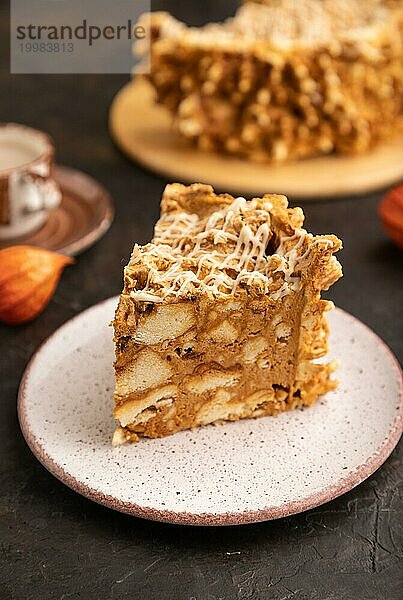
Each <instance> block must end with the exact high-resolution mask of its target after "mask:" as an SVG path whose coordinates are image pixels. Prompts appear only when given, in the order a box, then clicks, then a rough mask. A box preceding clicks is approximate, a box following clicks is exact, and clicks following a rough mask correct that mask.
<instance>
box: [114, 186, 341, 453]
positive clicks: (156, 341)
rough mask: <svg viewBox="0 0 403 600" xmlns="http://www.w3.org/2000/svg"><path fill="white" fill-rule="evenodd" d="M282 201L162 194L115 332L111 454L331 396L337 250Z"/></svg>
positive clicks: (136, 256) (190, 190)
mask: <svg viewBox="0 0 403 600" xmlns="http://www.w3.org/2000/svg"><path fill="white" fill-rule="evenodd" d="M303 220H304V216H303V212H302V210H301V209H300V208H288V202H287V199H286V198H285V197H284V196H280V195H266V196H264V197H263V198H254V199H253V200H251V201H247V200H245V199H244V198H233V197H232V196H230V195H229V194H222V195H216V194H215V193H214V190H213V188H212V187H211V186H208V185H202V184H193V185H190V186H183V185H180V184H172V185H168V186H167V188H166V190H165V192H164V194H163V198H162V202H161V217H160V219H159V221H158V222H157V224H156V227H155V232H154V238H153V240H152V242H151V243H149V244H147V245H145V246H138V245H136V246H135V247H134V250H133V253H132V256H131V259H130V262H129V264H128V266H127V267H126V268H125V274H124V289H123V292H122V294H121V296H120V301H119V306H118V308H117V311H116V315H115V320H114V330H115V343H116V362H115V370H116V389H115V410H114V414H115V417H116V419H117V421H118V428H117V430H116V432H115V435H114V444H119V443H123V442H125V441H136V440H138V438H139V437H142V436H145V437H162V436H166V435H170V434H172V433H175V432H177V431H179V430H182V429H188V428H193V427H197V426H201V425H207V424H209V423H216V422H220V421H234V420H237V419H242V418H247V417H260V416H264V415H275V414H277V413H279V412H282V411H285V410H290V409H293V408H296V407H301V406H308V405H310V404H312V403H313V402H315V400H316V399H317V398H318V396H320V395H321V394H324V393H325V392H327V391H328V390H331V389H333V388H334V387H335V385H336V383H335V382H334V381H333V380H332V379H331V372H332V370H333V369H334V365H333V364H325V363H319V362H317V361H316V359H318V358H320V357H322V356H323V355H324V354H325V353H326V351H327V335H328V329H327V323H326V319H325V312H326V311H327V310H328V309H329V308H330V307H331V303H330V302H328V301H326V300H323V299H321V291H322V290H326V289H328V288H329V286H330V285H332V284H333V283H334V282H335V281H336V280H337V279H339V277H340V276H341V267H340V264H339V263H338V261H337V260H336V258H335V257H334V256H333V254H334V253H335V252H336V251H337V250H339V249H340V247H341V242H340V240H339V239H338V238H337V237H335V236H333V235H324V236H313V235H312V234H310V233H307V232H306V231H305V229H303V227H302V226H303Z"/></svg>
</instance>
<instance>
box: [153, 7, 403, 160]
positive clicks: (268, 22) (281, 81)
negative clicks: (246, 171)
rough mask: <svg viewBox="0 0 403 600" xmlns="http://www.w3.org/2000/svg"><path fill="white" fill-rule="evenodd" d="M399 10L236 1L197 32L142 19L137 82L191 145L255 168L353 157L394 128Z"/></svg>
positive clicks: (402, 93)
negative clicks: (142, 72)
mask: <svg viewBox="0 0 403 600" xmlns="http://www.w3.org/2000/svg"><path fill="white" fill-rule="evenodd" d="M402 15H403V11H402V3H401V2H393V1H390V2H384V1H381V0H365V1H364V0H337V2H335V1H334V0H264V1H263V2H262V3H259V4H258V3H255V2H247V3H246V4H243V5H242V6H241V7H240V9H239V10H238V12H237V14H236V15H235V17H234V18H231V19H228V20H227V21H226V22H225V23H217V24H209V25H206V26H204V27H202V28H190V27H187V26H186V25H185V24H184V23H181V22H179V21H177V20H176V19H175V18H174V17H172V16H171V15H169V14H168V13H163V12H157V13H152V14H151V42H152V44H151V72H150V75H149V76H148V78H149V80H150V82H151V83H152V85H153V86H154V88H155V90H156V99H157V102H159V103H161V104H163V105H165V106H166V107H167V108H168V109H169V110H170V111H171V112H172V115H173V124H174V127H175V129H176V130H177V131H178V132H179V133H180V134H181V135H182V136H184V137H185V138H186V139H188V140H190V141H191V142H192V143H194V144H195V145H197V146H198V147H199V148H201V149H203V150H211V151H217V152H224V153H229V154H234V155H238V156H241V157H246V158H249V159H251V160H256V161H262V162H265V161H283V160H288V159H298V158H303V157H307V156H314V155H320V154H327V153H331V152H337V153H341V154H350V153H360V152H365V151H366V150H368V149H369V148H371V147H372V146H374V145H376V144H377V143H378V142H380V141H382V140H388V139H390V137H392V136H394V135H396V134H397V133H398V132H402V130H403V115H402V97H403V38H402V32H403V16H402Z"/></svg>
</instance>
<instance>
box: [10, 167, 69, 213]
mask: <svg viewBox="0 0 403 600" xmlns="http://www.w3.org/2000/svg"><path fill="white" fill-rule="evenodd" d="M19 183H20V185H19V187H20V192H21V194H22V195H23V197H24V212H26V213H35V212H38V211H41V210H50V209H52V208H55V207H56V206H58V205H59V204H60V201H61V198H62V194H61V191H60V188H59V186H58V184H57V183H56V181H54V180H53V179H50V178H49V177H44V176H42V175H39V174H38V173H24V174H23V175H22V176H21V179H20V182H19Z"/></svg>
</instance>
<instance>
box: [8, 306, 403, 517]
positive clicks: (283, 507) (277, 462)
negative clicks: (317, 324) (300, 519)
mask: <svg viewBox="0 0 403 600" xmlns="http://www.w3.org/2000/svg"><path fill="white" fill-rule="evenodd" d="M116 302H117V299H116V298H111V299H110V300H106V301H105V302H102V303H101V304H98V305H96V306H94V307H92V308H90V309H89V310H87V311H85V312H83V313H82V314H80V315H79V316H77V317H75V318H74V319H72V320H71V321H69V322H68V323H66V324H65V325H64V326H63V327H61V328H60V329H59V330H58V331H56V333H55V334H54V335H52V336H51V337H50V338H49V339H48V340H47V341H46V342H45V343H44V344H43V345H42V346H41V348H40V349H39V350H38V352H37V353H36V355H35V356H34V358H33V359H32V361H31V363H30V365H29V366H28V368H27V370H26V373H25V375H24V378H23V381H22V383H21V387H20V393H19V399H18V410H19V418H20V423H21V427H22V431H23V433H24V436H25V438H26V440H27V442H28V444H29V446H30V447H31V449H32V451H33V452H34V454H35V455H36V456H37V458H38V459H39V460H40V461H41V463H42V464H43V465H44V466H45V467H46V468H47V469H48V470H49V471H50V472H51V473H53V474H54V475H55V476H56V477H58V478H59V479H60V480H61V481H63V482H64V483H66V484H67V485H68V486H70V487H71V488H73V489H74V490H76V491H77V492H79V493H80V494H83V495H84V496H87V497H88V498H91V499H92V500H95V501H96V502H100V503H101V504H104V505H106V506H109V507H111V508H114V509H116V510H120V511H122V512H126V513H130V514H133V515H137V516H140V517H146V518H149V519H155V520H160V521H167V522H171V523H187V524H194V525H220V524H237V523H250V522H254V521H263V520H266V519H275V518H278V517H283V516H286V515H290V514H293V513H297V512H301V511H303V510H307V509H309V508H313V507H314V506H318V505H319V504H322V503H324V502H327V501H329V500H332V499H333V498H335V497H336V496H339V495H340V494H342V493H344V492H347V491H348V490H350V489H351V488H353V487H354V486H356V485H357V484H359V483H360V482H361V481H363V480H364V479H365V478H367V477H368V476H369V475H371V474H372V473H373V472H374V471H375V470H376V469H377V468H378V467H379V466H380V465H381V464H382V463H383V462H384V461H385V460H386V458H387V457H388V456H389V454H390V453H391V451H392V450H393V448H394V447H395V445H396V444H397V442H398V440H399V438H400V435H401V431H402V413H403V407H402V382H401V372H400V368H399V366H398V364H397V362H396V360H395V358H394V357H393V355H392V354H391V352H390V351H389V349H388V348H387V347H386V346H385V344H384V343H383V342H382V341H381V340H380V339H379V338H378V337H377V336H376V335H375V334H374V333H373V332H372V331H371V330H369V329H368V328H367V327H366V326H365V325H363V324H362V323H361V322H360V321H358V320H357V319H355V318H354V317H352V316H351V315H349V314H347V313H345V312H343V311H341V310H339V309H336V310H335V311H334V312H333V313H331V314H330V315H329V319H330V325H331V331H332V334H331V355H332V356H337V357H339V358H340V359H341V368H340V370H339V374H338V377H339V379H340V387H339V388H338V390H337V391H336V392H333V393H330V394H328V395H327V396H326V398H323V399H322V400H321V401H319V402H317V404H316V405H315V406H313V407H311V408H309V409H306V410H304V411H300V410H298V411H294V412H290V413H286V414H282V415H280V416H278V417H266V418H263V419H257V420H245V421H240V422H237V423H229V424H226V425H222V426H218V427H214V426H208V427H205V428H202V429H197V430H195V431H187V432H182V433H179V434H176V435H174V436H171V437H168V438H165V439H162V440H142V441H140V442H139V443H137V444H132V445H125V446H120V447H117V448H112V446H111V436H112V432H113V429H114V420H113V418H112V417H111V410H112V392H113V383H114V382H113V369H112V361H113V345H112V330H111V328H110V327H108V326H107V324H108V323H109V322H110V321H111V319H112V318H113V312H114V309H115V306H116Z"/></svg>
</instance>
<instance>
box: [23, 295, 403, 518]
mask: <svg viewBox="0 0 403 600" xmlns="http://www.w3.org/2000/svg"><path fill="white" fill-rule="evenodd" d="M112 300H116V302H117V300H118V296H115V297H111V298H107V299H105V300H103V301H101V302H98V303H97V304H94V305H92V306H90V307H88V308H87V309H85V310H84V311H82V312H80V313H78V314H77V315H75V316H74V317H72V318H71V319H68V320H67V321H66V322H65V323H63V324H62V325H61V326H60V327H58V328H57V329H56V330H55V331H54V332H53V333H52V334H51V335H50V336H49V337H48V338H46V339H45V340H44V341H43V342H42V343H41V344H40V346H39V347H38V348H37V350H36V351H35V352H34V354H33V355H32V357H31V359H30V360H29V362H28V364H27V366H26V369H25V371H24V374H23V376H22V379H21V383H20V386H19V390H18V398H17V412H18V419H19V422H20V427H21V431H22V433H23V436H24V438H25V441H26V442H27V444H28V446H29V448H30V449H31V451H32V453H33V454H34V456H35V457H36V458H37V459H38V460H39V462H40V463H41V464H42V466H44V467H45V469H47V470H48V471H49V472H50V473H51V474H52V475H53V476H54V477H56V478H57V479H58V480H59V481H61V482H62V483H64V484H65V485H67V486H68V487H69V488H70V489H72V490H73V491H75V492H77V493H79V494H80V495H82V496H84V497H85V498H87V499H89V500H92V501H94V502H96V503H98V504H101V505H103V506H105V507H107V508H111V509H113V510H116V511H118V512H122V513H126V514H129V515H132V516H136V517H141V518H145V519H148V520H151V521H159V522H165V523H171V524H177V525H200V526H203V525H241V524H250V523H257V522H262V521H269V520H274V519H279V518H283V517H287V516H291V515H294V514H297V513H301V512H305V511H307V510H310V509H312V508H315V507H317V506H320V505H322V504H325V503H327V502H330V501H331V500H334V499H335V498H337V497H338V496H341V495H342V494H345V493H347V492H349V491H350V490H352V489H353V488H355V487H356V486H357V485H359V484H360V483H362V482H363V481H364V480H365V479H367V478H368V477H370V476H371V475H372V474H373V473H375V471H376V470H377V469H379V467H380V466H381V465H382V464H383V463H384V462H385V461H386V459H387V458H388V457H389V456H390V454H391V453H392V451H393V450H394V448H395V447H396V445H397V444H398V442H399V440H400V437H401V434H402V424H403V376H402V371H401V368H400V364H399V362H398V360H397V358H396V357H395V355H394V354H393V352H392V351H391V349H390V348H389V347H388V346H387V344H386V343H385V342H384V341H383V340H382V339H381V338H380V337H379V336H378V335H377V334H376V333H375V332H374V331H373V330H372V329H371V328H370V327H368V325H366V324H365V323H363V322H362V321H360V320H359V319H357V318H356V317H354V316H353V315H351V314H350V313H348V312H347V311H345V310H343V309H341V308H338V307H337V308H336V309H335V310H336V311H339V312H341V313H343V314H344V315H345V316H346V317H348V318H349V319H351V320H353V321H358V323H359V324H360V325H361V326H362V327H363V328H364V329H365V330H366V332H367V333H369V334H370V335H372V336H373V337H374V338H375V340H376V341H377V343H378V345H379V346H380V347H381V349H382V350H383V352H385V353H386V354H387V356H388V358H389V360H390V361H391V365H392V366H393V369H394V370H395V372H396V378H397V380H398V381H399V391H398V393H399V398H398V401H399V405H398V409H397V410H396V414H395V419H394V422H393V425H392V427H391V430H390V433H389V436H388V438H387V439H384V440H383V441H382V443H381V444H380V446H379V447H378V448H377V449H376V450H375V451H374V452H373V453H372V455H371V456H369V457H368V458H367V460H366V461H365V462H363V463H362V464H361V465H359V466H358V467H357V468H355V469H354V471H352V472H350V473H348V474H347V475H345V476H343V477H341V478H340V479H339V480H338V481H337V482H336V483H334V484H333V485H328V486H326V487H324V488H322V489H321V490H319V491H318V492H314V493H312V494H309V495H307V496H306V497H304V498H302V499H301V500H292V501H289V502H287V504H285V505H284V506H274V507H270V506H268V507H266V508H263V509H259V510H246V511H243V512H239V513H233V512H225V513H216V514H215V513H190V512H182V511H181V512H176V511H170V510H159V509H155V508H152V507H144V506H140V505H138V504H136V503H134V502H123V501H121V500H119V499H117V498H115V497H114V496H111V495H109V494H103V493H102V492H100V491H98V490H95V489H93V488H92V487H91V486H89V485H87V484H85V483H83V482H81V481H79V480H77V479H76V478H75V477H74V476H73V475H71V474H70V473H67V472H66V471H65V470H64V469H63V468H62V467H61V466H60V465H58V464H57V463H56V462H55V461H54V460H53V458H52V457H51V456H49V455H48V454H47V452H46V451H45V450H44V448H43V447H42V445H41V444H40V442H39V441H38V440H37V439H36V436H35V434H34V433H33V432H31V430H30V428H29V423H28V419H27V415H26V411H25V400H26V387H27V384H28V379H29V376H30V372H31V369H32V368H33V367H34V365H35V362H36V360H37V359H38V358H39V356H40V354H41V352H42V351H43V350H44V348H45V347H46V346H47V345H48V344H49V343H51V342H52V340H53V338H54V337H55V336H56V335H58V334H59V333H60V332H61V331H62V330H63V329H64V328H67V327H68V326H69V325H71V323H72V322H73V321H76V320H78V319H81V318H83V317H85V315H87V314H88V313H89V312H90V311H93V310H95V309H98V308H99V307H100V306H101V305H103V304H107V303H110V302H112Z"/></svg>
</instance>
